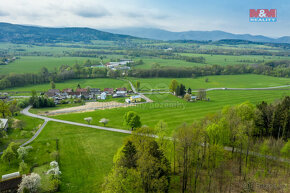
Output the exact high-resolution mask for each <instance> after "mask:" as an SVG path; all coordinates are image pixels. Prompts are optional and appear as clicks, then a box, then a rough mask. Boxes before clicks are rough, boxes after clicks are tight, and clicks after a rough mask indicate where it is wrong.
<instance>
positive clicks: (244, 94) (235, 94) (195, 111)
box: [53, 90, 290, 131]
mask: <svg viewBox="0 0 290 193" xmlns="http://www.w3.org/2000/svg"><path fill="white" fill-rule="evenodd" d="M289 94H290V90H250V91H247V90H243V91H232V90H218V91H209V92H207V97H209V98H210V101H197V102H185V101H184V100H183V99H180V98H177V97H175V96H173V95H169V94H161V95H147V96H148V97H149V98H151V99H152V100H153V101H154V103H147V104H141V105H137V106H134V107H123V108H115V109H106V110H96V111H93V112H86V113H71V114H64V115H57V116H53V117H54V118H58V119H63V120H69V121H75V122H81V123H86V122H85V121H84V118H86V117H92V118H93V121H92V122H91V124H93V125H101V124H100V123H99V120H100V119H101V118H107V119H109V120H110V122H109V123H108V124H107V126H108V127H115V128H120V129H128V128H127V127H126V126H125V125H124V124H123V121H124V120H123V117H124V114H125V113H126V112H128V111H135V112H137V113H138V114H139V115H140V117H141V122H142V124H143V125H147V126H151V127H153V126H154V125H156V124H157V123H158V122H159V121H160V120H163V121H165V122H167V123H168V126H169V129H170V130H171V131H173V130H174V129H175V128H176V127H178V126H179V125H181V124H182V123H184V122H186V123H189V124H190V123H192V122H193V121H195V120H199V119H202V118H203V117H204V116H206V115H207V114H210V113H216V112H218V111H220V110H221V109H222V108H223V107H224V106H226V105H236V104H240V103H243V102H245V101H249V102H251V103H253V104H257V103H259V102H261V101H263V100H264V101H267V102H272V101H274V100H276V99H279V98H281V97H283V96H286V95H289Z"/></svg>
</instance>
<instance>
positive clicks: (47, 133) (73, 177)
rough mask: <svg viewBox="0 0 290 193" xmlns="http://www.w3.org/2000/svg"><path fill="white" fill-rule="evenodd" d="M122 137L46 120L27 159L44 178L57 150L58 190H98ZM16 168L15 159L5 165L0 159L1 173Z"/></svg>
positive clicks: (121, 135) (110, 166)
mask: <svg viewBox="0 0 290 193" xmlns="http://www.w3.org/2000/svg"><path fill="white" fill-rule="evenodd" d="M125 137H126V135H125V134H120V133H112V132H107V131H100V130H96V129H92V128H85V127H78V126H71V125H66V124H60V123H55V122H49V123H48V124H47V126H46V127H45V129H44V130H43V131H42V133H41V134H40V135H39V137H38V138H37V139H36V140H35V141H34V142H33V143H32V144H31V146H32V147H33V150H32V153H31V156H30V158H29V159H28V160H27V162H28V163H29V165H34V166H36V167H35V168H34V169H33V171H35V172H39V173H40V174H41V176H42V177H43V180H45V179H46V176H45V174H43V172H44V171H47V164H48V163H49V162H51V161H53V160H54V156H52V153H53V152H55V151H58V152H59V164H60V170H61V171H62V185H61V190H60V192H96V193H97V192H100V190H101V185H102V183H103V180H104V177H105V176H106V175H107V174H108V173H109V171H110V170H111V168H112V166H113V157H114V154H115V153H116V152H117V150H118V148H120V147H121V145H122V143H123V140H124V138H125ZM56 140H58V145H57V146H58V148H56ZM16 171H18V166H17V162H15V163H12V164H11V166H10V167H8V165H7V164H3V163H2V161H1V160H0V174H5V173H8V172H16ZM44 189H45V187H44Z"/></svg>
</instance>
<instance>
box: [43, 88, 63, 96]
mask: <svg viewBox="0 0 290 193" xmlns="http://www.w3.org/2000/svg"><path fill="white" fill-rule="evenodd" d="M59 93H60V90H59V89H49V90H48V91H47V92H46V93H45V94H46V95H47V96H48V97H53V96H55V95H58V94H59Z"/></svg>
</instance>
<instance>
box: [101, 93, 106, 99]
mask: <svg viewBox="0 0 290 193" xmlns="http://www.w3.org/2000/svg"><path fill="white" fill-rule="evenodd" d="M106 97H107V93H105V92H102V93H101V100H105V99H106Z"/></svg>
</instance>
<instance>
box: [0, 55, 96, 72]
mask: <svg viewBox="0 0 290 193" xmlns="http://www.w3.org/2000/svg"><path fill="white" fill-rule="evenodd" d="M87 59H91V60H94V59H95V58H82V57H47V56H20V59H17V60H15V61H14V62H12V63H9V64H8V65H1V66H0V74H7V73H34V72H39V71H40V69H41V68H42V67H46V68H47V69H48V70H49V71H52V70H54V68H58V67H60V66H61V65H62V64H67V65H74V64H75V63H76V62H77V63H79V64H83V62H84V61H85V60H87Z"/></svg>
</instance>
